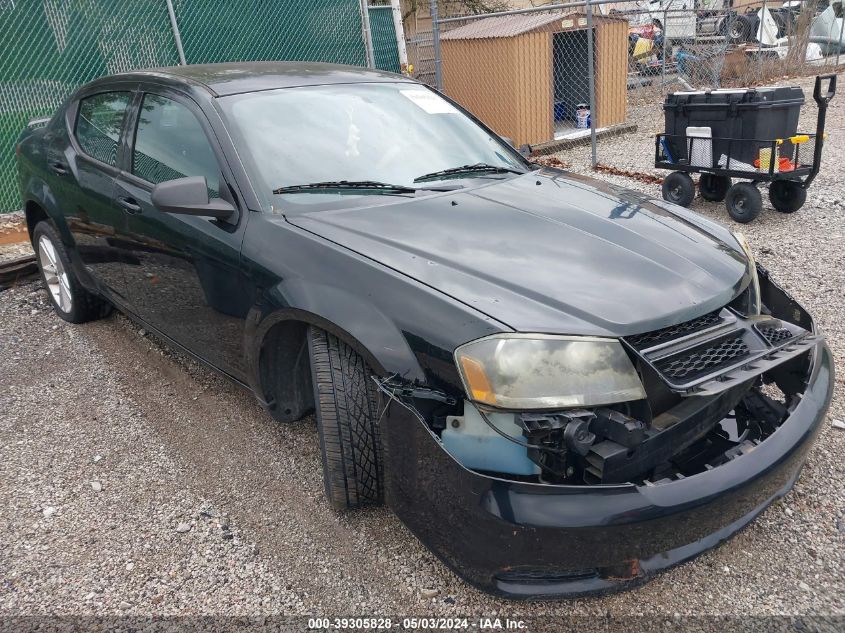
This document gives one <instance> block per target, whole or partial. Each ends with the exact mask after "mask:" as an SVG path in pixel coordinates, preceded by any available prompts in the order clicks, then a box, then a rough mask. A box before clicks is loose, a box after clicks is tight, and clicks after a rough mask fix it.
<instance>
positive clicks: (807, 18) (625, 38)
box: [415, 0, 845, 165]
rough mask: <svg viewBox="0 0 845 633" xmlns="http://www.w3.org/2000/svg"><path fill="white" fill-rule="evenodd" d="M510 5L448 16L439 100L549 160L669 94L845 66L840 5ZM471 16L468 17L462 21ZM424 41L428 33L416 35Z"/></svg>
mask: <svg viewBox="0 0 845 633" xmlns="http://www.w3.org/2000/svg"><path fill="white" fill-rule="evenodd" d="M530 4H543V3H542V2H541V1H538V0H534V2H530V3H529V2H520V1H519V0H502V1H501V2H494V3H492V4H491V3H489V2H488V3H483V2H481V3H478V2H476V3H466V2H465V3H464V7H465V9H468V10H471V14H465V15H458V16H456V15H453V14H452V13H450V12H449V11H448V10H447V11H446V12H445V13H441V9H442V7H443V6H448V5H444V4H443V2H442V0H441V2H437V1H436V0H432V1H431V3H430V6H429V7H428V8H429V10H430V11H431V20H432V21H431V24H432V27H431V33H430V34H429V35H430V38H431V40H432V45H431V50H432V51H433V56H434V60H433V62H432V64H431V68H430V69H429V68H426V69H424V70H425V72H422V73H417V77H418V78H419V79H421V80H423V81H426V82H427V83H430V84H431V85H433V86H435V87H437V88H439V89H441V90H442V91H443V92H445V93H446V94H447V95H449V96H450V97H452V98H454V99H455V100H457V101H458V102H460V103H461V104H462V105H464V106H465V107H467V108H468V109H469V110H471V111H472V112H473V113H474V114H476V115H477V116H478V117H479V118H480V119H482V120H483V121H484V122H485V123H487V124H488V125H490V126H491V127H492V128H493V129H495V130H496V131H497V132H498V133H499V134H501V135H503V136H507V137H509V138H511V139H513V140H514V142H515V143H516V144H517V145H520V144H522V143H528V144H530V145H532V147H533V149H534V150H535V152H539V153H551V152H553V151H557V150H560V149H564V148H566V147H567V146H568V145H570V144H573V143H580V142H585V141H587V139H588V138H589V139H591V142H592V144H593V164H594V165H595V164H596V162H597V161H602V162H606V163H611V164H612V163H613V161H614V156H612V155H607V156H603V155H602V152H601V142H600V141H601V138H602V137H603V136H605V135H612V134H614V133H621V132H624V131H627V130H629V129H631V128H632V125H630V122H631V121H635V120H636V119H637V116H636V115H637V113H638V112H641V111H642V109H643V108H646V107H648V108H655V107H658V108H659V107H660V103H661V102H662V100H663V97H664V95H665V94H666V93H668V92H676V91H687V90H712V89H720V88H734V87H747V86H759V85H763V84H770V83H775V82H781V83H782V82H783V81H784V79H785V78H787V77H794V76H796V75H802V74H817V73H820V72H830V71H831V70H832V69H834V68H836V67H838V66H839V65H840V62H843V63H845V43H843V40H845V38H844V37H843V35H845V28H843V27H845V20H843V13H842V4H843V1H842V0H836V1H835V2H828V1H827V0H791V1H789V0H788V1H786V2H784V1H782V0H781V1H774V0H732V1H729V0H640V1H637V2H615V1H610V0H595V1H592V2H587V1H586V0H578V1H572V2H566V3H561V2H557V3H548V2H547V3H545V4H544V6H526V5H530ZM465 13H466V12H465ZM415 37H416V38H418V39H419V40H420V41H423V40H424V38H425V34H424V33H419V32H417V33H416V34H415Z"/></svg>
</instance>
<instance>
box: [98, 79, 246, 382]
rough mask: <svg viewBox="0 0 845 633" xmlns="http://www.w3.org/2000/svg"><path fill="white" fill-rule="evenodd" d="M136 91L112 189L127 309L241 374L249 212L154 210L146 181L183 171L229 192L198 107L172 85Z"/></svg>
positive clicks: (212, 193) (212, 192)
mask: <svg viewBox="0 0 845 633" xmlns="http://www.w3.org/2000/svg"><path fill="white" fill-rule="evenodd" d="M140 98H142V99H143V101H142V103H141V105H140V108H138V115H137V121H136V122H135V134H134V136H133V137H132V139H133V140H130V144H129V149H130V154H131V155H130V156H129V157H127V161H126V164H125V171H124V172H122V173H121V175H120V177H119V178H118V180H117V185H116V192H115V199H116V202H117V204H118V205H120V206H122V207H123V208H124V209H126V210H127V212H128V215H127V219H128V234H129V236H130V247H129V250H130V254H131V258H130V259H131V261H129V262H128V263H127V264H126V265H125V267H124V269H125V275H126V279H127V283H128V286H129V295H130V305H131V309H132V310H133V311H134V312H136V314H137V315H138V316H140V317H141V318H142V319H144V320H145V321H146V322H148V323H149V324H150V325H151V326H153V327H154V328H156V329H158V330H159V331H161V332H162V333H163V334H165V335H167V336H168V337H170V338H171V339H173V340H175V341H176V342H177V343H179V344H181V345H183V346H185V347H186V348H188V349H189V350H190V351H192V352H193V353H195V354H197V355H198V356H200V357H202V358H203V359H205V360H206V361H208V362H210V363H211V364H213V365H215V366H216V367H218V368H219V369H222V370H223V371H225V372H227V373H229V374H230V375H232V376H234V377H235V378H238V379H244V378H245V375H246V372H245V371H244V367H245V365H244V359H243V349H244V348H243V341H244V335H243V333H244V324H245V318H246V313H247V311H248V309H249V306H250V301H249V297H246V296H245V288H246V287H247V285H246V284H245V283H243V280H242V277H241V271H240V265H239V264H240V245H241V241H242V237H243V229H244V226H245V224H246V221H247V214H246V213H243V212H241V213H240V214H239V218H238V221H237V223H236V224H234V225H233V224H231V223H227V222H224V221H221V220H215V219H212V218H207V217H197V216H189V215H176V214H171V213H165V212H162V211H159V210H158V209H156V207H155V206H154V205H153V204H152V202H151V194H152V190H153V187H154V186H155V185H156V184H158V183H161V182H164V181H167V180H174V179H177V178H184V177H186V176H204V177H205V178H206V182H207V186H208V193H209V197H211V198H217V197H221V196H223V197H226V198H227V199H228V200H230V201H234V197H233V195H232V193H231V191H230V190H229V188H228V184H227V182H226V178H225V176H224V174H227V173H228V170H226V169H224V167H225V164H224V161H223V160H222V152H220V151H219V146H218V145H217V142H216V138H215V137H214V135H213V132H212V131H211V127H210V126H209V125H208V121H207V119H205V116H204V114H203V113H202V112H201V110H200V109H199V107H198V106H197V105H196V104H195V103H194V102H193V101H191V100H190V99H188V98H187V97H183V96H180V95H178V94H166V93H165V94H155V93H152V92H146V93H144V94H143V95H142V96H141V97H140ZM130 136H131V135H130ZM212 139H214V140H212ZM221 189H222V193H221Z"/></svg>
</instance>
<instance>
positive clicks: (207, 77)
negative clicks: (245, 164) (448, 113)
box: [97, 62, 412, 97]
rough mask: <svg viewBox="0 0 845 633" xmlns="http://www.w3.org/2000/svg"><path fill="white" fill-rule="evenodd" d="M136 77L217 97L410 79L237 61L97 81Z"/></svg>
mask: <svg viewBox="0 0 845 633" xmlns="http://www.w3.org/2000/svg"><path fill="white" fill-rule="evenodd" d="M136 78H137V79H141V78H147V79H158V80H161V81H164V82H167V83H177V84H183V85H184V84H190V85H192V86H194V87H204V88H205V89H206V90H208V91H209V92H211V93H212V95H214V96H220V97H222V96H226V95H233V94H241V93H244V92H256V91H259V90H272V89H275V88H293V87H297V86H316V85H323V84H351V83H374V82H396V81H408V82H410V81H412V80H410V79H408V78H407V77H404V76H403V75H398V74H395V73H389V72H386V71H382V70H370V69H367V68H359V67H357V66H344V65H341V64H321V63H316V62H236V63H225V64H194V65H187V66H166V67H163V68H151V69H149V70H134V71H130V72H126V73H121V74H119V75H112V76H111V77H107V78H103V79H101V80H98V82H97V83H100V82H104V83H105V82H108V81H109V80H121V81H123V80H127V79H136Z"/></svg>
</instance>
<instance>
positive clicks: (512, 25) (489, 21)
mask: <svg viewBox="0 0 845 633" xmlns="http://www.w3.org/2000/svg"><path fill="white" fill-rule="evenodd" d="M578 16H584V13H582V12H571V11H570V12H556V13H518V14H515V15H500V16H494V17H490V18H483V19H481V20H473V21H472V22H469V23H467V24H465V25H464V26H461V27H458V28H456V29H453V30H451V31H448V32H447V33H444V34H443V35H441V36H440V39H441V40H480V39H485V38H494V37H515V36H517V35H522V34H523V33H529V32H531V31H534V30H535V29H539V28H541V27H544V26H546V25H547V24H551V23H552V22H557V21H558V20H562V19H567V18H568V19H577V17H578ZM599 17H600V16H595V18H596V19H598V18H599Z"/></svg>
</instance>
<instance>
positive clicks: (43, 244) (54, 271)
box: [38, 235, 73, 313]
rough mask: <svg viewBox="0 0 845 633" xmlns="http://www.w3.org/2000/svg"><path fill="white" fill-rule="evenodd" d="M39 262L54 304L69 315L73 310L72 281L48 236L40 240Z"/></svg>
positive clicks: (43, 236)
mask: <svg viewBox="0 0 845 633" xmlns="http://www.w3.org/2000/svg"><path fill="white" fill-rule="evenodd" d="M38 261H39V263H40V264H41V270H42V271H43V272H44V283H45V284H47V290H49V291H50V296H52V297H53V302H54V303H55V304H56V305H57V306H58V307H59V309H60V310H61V311H62V312H65V313H68V312H70V311H71V310H72V309H73V300H72V299H71V294H70V280H69V279H68V275H67V271H65V267H64V265H63V264H62V260H61V259H60V258H59V255H58V253H56V248H55V247H54V246H53V243H52V242H51V241H50V239H49V238H48V237H47V236H46V235H42V236H41V237H40V238H39V240H38Z"/></svg>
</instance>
